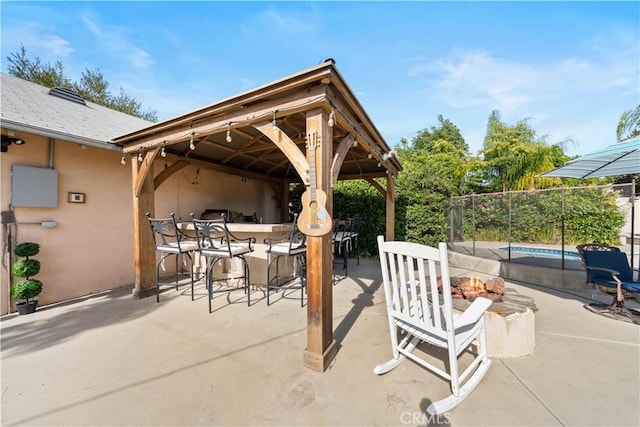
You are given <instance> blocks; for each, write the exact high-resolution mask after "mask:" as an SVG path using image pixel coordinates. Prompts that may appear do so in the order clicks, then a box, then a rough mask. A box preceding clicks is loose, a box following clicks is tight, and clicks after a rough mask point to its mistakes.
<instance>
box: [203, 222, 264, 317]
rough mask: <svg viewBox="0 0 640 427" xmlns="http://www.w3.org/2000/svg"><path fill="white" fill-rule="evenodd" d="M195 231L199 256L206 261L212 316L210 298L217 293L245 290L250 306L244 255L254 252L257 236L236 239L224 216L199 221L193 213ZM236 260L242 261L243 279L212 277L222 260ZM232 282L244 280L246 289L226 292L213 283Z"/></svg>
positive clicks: (249, 283) (248, 279)
mask: <svg viewBox="0 0 640 427" xmlns="http://www.w3.org/2000/svg"><path fill="white" fill-rule="evenodd" d="M191 218H192V222H193V228H194V230H195V233H196V240H197V245H198V253H199V254H200V255H201V256H203V257H205V259H206V263H207V265H206V269H205V275H206V284H207V285H206V286H207V290H208V293H209V298H208V299H209V313H211V299H212V298H213V294H214V293H218V292H231V291H234V290H238V289H244V292H245V294H247V305H249V306H250V305H251V290H250V285H251V280H250V276H249V263H248V262H247V259H246V258H245V254H248V253H251V252H253V250H254V248H253V244H254V243H255V241H256V239H255V237H247V238H244V239H240V238H237V237H235V236H233V235H232V234H231V233H230V232H229V229H228V228H227V222H226V217H225V215H223V216H222V219H221V220H203V219H196V217H195V216H194V214H193V213H192V214H191ZM234 258H237V259H240V260H241V261H242V268H243V275H242V276H240V277H231V278H229V277H221V278H217V279H216V278H214V277H213V268H214V267H215V265H216V263H217V262H218V261H220V260H233V259H234ZM232 279H244V286H243V287H241V288H233V287H225V288H223V289H217V290H215V291H214V290H213V282H219V281H228V280H232Z"/></svg>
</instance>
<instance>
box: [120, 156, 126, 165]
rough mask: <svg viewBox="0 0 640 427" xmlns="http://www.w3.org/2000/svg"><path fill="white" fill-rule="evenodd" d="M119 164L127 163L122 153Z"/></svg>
mask: <svg viewBox="0 0 640 427" xmlns="http://www.w3.org/2000/svg"><path fill="white" fill-rule="evenodd" d="M120 164H121V165H126V164H127V160H126V159H125V158H124V154H123V155H122V159H120Z"/></svg>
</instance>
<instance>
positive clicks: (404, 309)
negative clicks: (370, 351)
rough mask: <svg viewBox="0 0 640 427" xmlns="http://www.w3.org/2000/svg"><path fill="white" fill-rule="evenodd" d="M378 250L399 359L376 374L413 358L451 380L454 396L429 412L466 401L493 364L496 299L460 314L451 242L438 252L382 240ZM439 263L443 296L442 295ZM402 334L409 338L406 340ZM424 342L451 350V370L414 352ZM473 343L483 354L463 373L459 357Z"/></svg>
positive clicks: (480, 300)
mask: <svg viewBox="0 0 640 427" xmlns="http://www.w3.org/2000/svg"><path fill="white" fill-rule="evenodd" d="M378 248H379V251H380V266H381V268H382V280H383V284H384V294H385V299H386V304H387V314H388V316H389V329H390V332H391V346H392V350H393V359H391V360H389V361H388V362H385V363H382V364H380V365H378V366H376V367H375V369H374V370H373V372H374V373H376V374H378V375H382V374H384V373H387V372H389V371H391V370H392V369H394V368H395V367H397V366H398V365H399V364H400V362H402V361H403V360H404V359H405V357H408V358H410V359H412V360H413V361H415V362H417V363H419V364H420V365H422V366H424V367H425V368H427V369H429V370H431V371H433V372H435V373H436V374H438V375H440V376H442V377H443V378H445V379H447V380H448V381H449V382H450V383H451V391H452V394H451V395H450V396H449V397H447V398H445V399H442V400H439V401H437V402H433V403H432V404H431V405H429V407H428V408H427V412H429V413H430V414H432V415H435V414H441V413H443V412H446V411H448V410H450V409H452V408H453V407H455V406H456V405H458V404H459V403H460V402H462V400H464V398H465V397H467V396H468V395H469V393H471V391H472V390H473V389H474V388H475V387H476V386H477V385H478V383H479V382H480V380H481V379H482V377H483V376H484V374H485V373H486V372H487V369H488V368H489V366H491V360H490V359H489V358H488V357H487V338H486V333H485V327H484V313H485V311H486V310H487V308H489V306H490V305H491V300H489V299H487V298H481V297H480V298H477V299H476V300H474V301H473V303H472V304H471V306H469V308H467V310H465V311H464V313H461V314H458V313H454V311H453V307H452V303H451V283H450V279H449V262H448V258H447V245H446V243H440V245H439V248H438V249H436V248H432V247H429V246H425V245H420V244H417V243H409V242H385V241H384V238H383V236H378ZM438 264H439V266H440V269H439V270H440V275H441V282H442V294H439V293H438V268H437V265H438ZM416 267H417V271H416ZM399 331H400V332H402V333H403V334H404V337H403V338H402V340H401V341H400V342H398V341H399V338H398V335H399V334H398V332H399ZM421 341H424V342H426V343H429V344H432V345H434V346H436V347H439V348H443V349H446V350H447V351H448V353H449V360H448V364H449V365H448V372H447V371H446V370H442V369H440V368H438V367H436V366H434V365H433V364H431V363H429V362H427V361H426V360H424V359H423V358H421V357H420V356H418V355H416V354H415V353H413V350H415V348H416V347H417V346H418V344H419V343H420V342H421ZM472 344H473V345H474V346H475V347H476V348H477V356H475V357H474V359H473V361H472V362H471V363H470V364H469V366H468V367H467V368H466V369H465V370H464V372H462V374H459V372H458V358H459V357H460V355H461V354H462V353H463V352H464V350H466V349H467V348H468V347H469V346H471V345H472ZM445 363H446V362H445ZM445 369H446V368H445Z"/></svg>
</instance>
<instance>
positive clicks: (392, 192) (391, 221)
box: [385, 172, 396, 241]
mask: <svg viewBox="0 0 640 427" xmlns="http://www.w3.org/2000/svg"><path fill="white" fill-rule="evenodd" d="M395 185H396V181H395V179H394V178H393V174H392V173H391V172H389V173H388V174H387V192H386V194H385V201H386V210H387V223H386V233H385V234H386V240H388V241H389V240H393V239H394V238H395V223H396V186H395Z"/></svg>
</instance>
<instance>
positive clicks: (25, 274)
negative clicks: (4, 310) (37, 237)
mask: <svg viewBox="0 0 640 427" xmlns="http://www.w3.org/2000/svg"><path fill="white" fill-rule="evenodd" d="M38 252H40V245H38V244H37V243H32V242H25V243H20V244H18V245H16V248H15V250H14V253H15V255H16V256H18V257H23V258H25V259H21V260H18V261H16V262H14V263H13V265H12V266H11V273H12V274H13V275H14V276H16V277H22V278H24V280H21V281H19V282H17V283H14V284H13V286H11V297H12V298H14V299H15V300H22V301H21V302H17V303H16V308H17V309H18V313H20V314H29V313H33V312H34V311H35V310H36V305H37V304H38V300H37V299H34V298H35V297H37V296H38V295H39V294H40V292H42V282H40V281H39V280H36V279H32V278H31V277H32V276H35V275H36V274H38V273H39V272H40V261H38V260H35V259H30V258H29V257H32V256H34V255H37V254H38Z"/></svg>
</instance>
